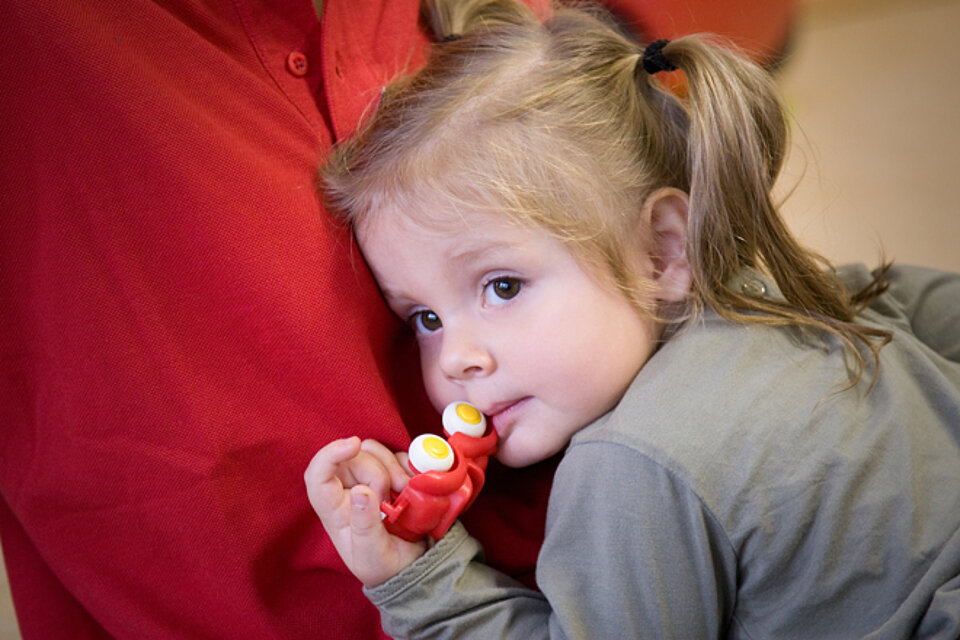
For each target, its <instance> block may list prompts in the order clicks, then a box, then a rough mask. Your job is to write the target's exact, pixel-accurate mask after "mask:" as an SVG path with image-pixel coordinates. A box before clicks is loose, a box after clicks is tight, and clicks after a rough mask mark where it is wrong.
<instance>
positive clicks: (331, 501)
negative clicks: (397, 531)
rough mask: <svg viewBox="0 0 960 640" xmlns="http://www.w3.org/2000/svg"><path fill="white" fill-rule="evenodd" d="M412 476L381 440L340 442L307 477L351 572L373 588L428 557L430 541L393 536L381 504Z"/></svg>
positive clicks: (325, 449)
mask: <svg viewBox="0 0 960 640" xmlns="http://www.w3.org/2000/svg"><path fill="white" fill-rule="evenodd" d="M409 479H410V478H409V475H408V472H407V471H406V470H405V469H404V467H403V466H401V463H400V461H399V460H398V459H397V456H395V455H394V454H393V453H392V452H391V451H390V450H389V449H387V448H386V447H385V446H383V445H382V444H380V443H379V442H376V441H375V440H364V441H362V442H361V441H360V438H357V437H353V438H346V439H344V440H334V441H333V442H331V443H330V444H328V445H326V446H325V447H323V448H322V449H320V451H318V452H317V454H316V455H315V456H314V457H313V460H311V461H310V465H309V466H308V467H307V470H306V472H305V473H304V480H305V482H306V484H307V495H308V496H309V498H310V504H311V505H312V506H313V509H314V511H316V512H317V515H318V516H320V522H322V523H323V528H324V529H326V531H327V535H329V536H330V539H331V540H332V541H333V544H334V546H335V547H336V549H337V553H339V554H340V557H341V558H343V561H344V563H345V564H346V565H347V568H348V569H350V571H351V573H353V575H355V576H356V577H357V578H359V579H360V581H361V582H363V584H364V585H365V586H368V587H373V586H376V585H378V584H380V583H382V582H385V581H386V580H387V579H389V578H392V577H393V576H395V575H396V574H397V573H399V572H400V571H401V570H402V569H404V568H405V567H407V566H408V565H410V564H411V563H412V562H413V561H414V560H416V559H417V558H419V557H420V556H421V555H423V553H424V551H425V550H426V543H425V542H407V541H406V540H403V539H402V538H398V537H397V536H394V535H392V534H390V533H388V532H387V530H386V529H385V528H384V526H383V523H382V522H381V521H380V502H381V501H382V500H384V499H388V498H389V496H390V489H391V488H392V489H393V490H394V491H397V492H399V491H402V490H403V488H404V487H405V486H406V484H407V482H408V481H409Z"/></svg>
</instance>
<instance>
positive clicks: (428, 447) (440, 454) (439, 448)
mask: <svg viewBox="0 0 960 640" xmlns="http://www.w3.org/2000/svg"><path fill="white" fill-rule="evenodd" d="M423 450H424V451H426V452H427V455H429V456H430V457H431V458H436V459H437V460H442V459H444V458H446V457H447V456H448V455H450V449H448V448H447V443H446V442H444V441H443V440H441V439H440V438H426V439H424V441H423Z"/></svg>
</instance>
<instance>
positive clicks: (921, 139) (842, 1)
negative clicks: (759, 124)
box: [780, 0, 960, 271]
mask: <svg viewBox="0 0 960 640" xmlns="http://www.w3.org/2000/svg"><path fill="white" fill-rule="evenodd" d="M958 45H960V2H958V1H957V0H808V2H806V3H805V4H804V5H803V12H802V15H801V20H800V24H799V25H798V31H797V34H796V40H795V42H794V45H793V47H794V48H793V51H792V53H791V55H790V57H789V58H788V60H787V62H786V64H785V65H784V67H783V69H782V70H781V74H780V79H781V84H782V87H783V91H784V94H785V97H786V99H787V102H788V104H789V106H790V107H791V109H792V111H793V114H794V116H795V118H796V124H798V125H799V126H798V127H795V133H794V151H793V154H792V156H791V158H790V160H789V161H788V163H787V166H786V168H785V170H784V172H783V175H782V178H781V181H780V187H781V188H780V192H781V193H786V191H787V190H788V188H789V187H794V186H795V187H796V190H795V191H794V192H793V194H792V195H791V196H790V197H789V198H788V199H787V200H786V202H785V204H784V208H783V210H784V214H785V216H786V218H787V221H788V222H789V224H790V226H791V227H792V228H793V229H794V231H795V232H796V233H797V234H798V235H799V236H800V238H801V239H802V240H804V241H805V242H806V243H807V244H809V245H811V246H813V247H814V248H816V249H818V250H819V251H820V252H821V253H823V254H824V255H826V257H828V258H830V259H831V260H835V261H839V262H852V261H858V262H866V263H867V264H871V265H873V264H875V263H876V262H877V261H878V259H879V255H880V251H881V250H882V251H884V253H885V255H886V257H887V258H888V259H893V260H896V261H897V262H901V263H914V264H922V265H927V266H932V267H939V268H942V269H951V270H955V271H960V206H958V205H957V201H956V197H955V193H956V192H955V191H954V187H955V186H957V185H960V175H958V173H960V125H958V120H957V119H958V116H960V85H958V84H957V82H956V79H957V78H958V77H960V71H958V67H960V49H958Z"/></svg>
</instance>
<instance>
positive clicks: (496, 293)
mask: <svg viewBox="0 0 960 640" xmlns="http://www.w3.org/2000/svg"><path fill="white" fill-rule="evenodd" d="M522 287H523V282H521V281H520V280H519V279H518V278H509V277H501V278H494V279H493V280H491V281H490V282H488V283H487V285H486V286H485V287H484V292H483V297H484V298H485V300H486V302H488V303H491V304H500V303H501V302H503V301H505V300H510V299H512V298H515V297H516V296H517V294H518V293H520V289H521V288H522Z"/></svg>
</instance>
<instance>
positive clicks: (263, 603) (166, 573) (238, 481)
mask: <svg viewBox="0 0 960 640" xmlns="http://www.w3.org/2000/svg"><path fill="white" fill-rule="evenodd" d="M325 5H326V9H325V12H326V13H325V15H324V20H323V22H322V26H321V23H320V21H318V20H317V18H316V15H315V14H314V10H313V7H312V4H311V3H310V2H309V1H308V0H285V1H284V0H202V1H201V0H184V1H182V2H172V1H171V2H150V1H148V0H124V1H123V2H116V1H113V0H87V1H85V2H63V1H62V0H13V1H12V2H5V3H3V4H2V5H0V86H2V87H3V91H2V96H0V122H2V123H3V126H2V127H0V131H2V133H0V144H2V148H3V150H4V158H3V167H2V172H0V211H2V214H0V309H2V312H0V358H2V367H0V536H2V543H3V550H4V554H5V559H6V562H7V566H8V573H9V577H10V581H11V587H12V591H13V595H14V603H15V606H16V608H17V611H18V617H19V622H20V626H21V630H22V634H23V637H24V638H26V639H27V640H31V639H42V640H50V639H56V638H71V639H77V638H131V639H132V638H136V639H137V640H142V639H149V638H163V639H169V638H229V639H231V640H237V639H243V638H256V639H272V638H277V639H279V638H310V637H313V638H330V639H334V640H338V639H342V640H347V639H350V640H357V639H364V638H379V637H382V633H381V631H380V628H379V619H378V616H377V614H376V611H375V610H374V609H373V608H372V606H371V605H369V603H368V602H367V600H366V599H365V598H364V597H363V596H362V594H361V592H360V585H359V583H358V582H357V581H356V580H355V579H354V578H352V577H351V576H350V575H349V573H348V572H347V571H346V569H345V568H344V566H343V565H342V563H341V562H340V560H339V559H338V557H337V555H336V553H335V552H334V550H333V548H332V546H331V544H330V543H329V541H328V539H327V538H326V537H325V535H324V533H323V531H322V528H321V527H320V524H319V522H318V520H317V518H316V517H315V515H314V514H313V512H312V511H311V509H310V507H309V504H308V503H307V500H306V494H305V491H304V488H303V481H302V472H303V470H304V469H305V467H306V465H307V463H308V461H309V460H310V458H311V456H312V455H313V454H314V453H315V452H316V450H317V449H318V448H319V447H321V446H322V445H323V444H325V443H327V442H328V441H330V440H331V439H334V438H337V437H343V436H347V435H352V434H355V433H359V434H361V435H363V436H364V437H372V438H377V439H379V440H381V441H383V442H384V443H386V444H387V445H388V446H390V447H393V448H396V449H400V448H403V447H405V446H406V444H407V443H408V441H409V438H410V434H408V430H407V429H406V428H405V427H404V424H406V425H410V431H411V432H413V434H414V435H415V434H416V433H419V432H423V431H428V430H429V431H436V432H439V430H440V426H439V423H440V421H439V416H437V415H436V414H435V413H434V412H433V411H432V409H430V408H429V407H428V405H427V403H426V402H425V400H424V398H423V394H422V390H421V386H420V383H419V375H418V370H417V368H416V363H415V352H414V348H413V346H412V345H411V343H410V341H409V340H408V338H406V337H404V334H403V332H401V331H400V325H399V323H398V322H397V321H396V320H395V319H394V318H393V317H392V316H391V315H390V314H389V312H388V311H387V309H386V308H385V306H384V305H383V304H382V301H381V299H380V297H379V295H378V293H377V290H376V287H375V284H374V282H373V281H372V279H371V277H370V275H369V273H368V272H367V270H366V268H365V266H364V265H363V262H362V260H361V259H360V257H359V254H358V253H357V251H356V247H355V246H354V244H353V243H352V239H351V236H350V234H349V232H348V231H346V230H345V229H344V228H342V227H340V226H337V225H336V224H334V223H333V222H332V221H331V220H330V218H329V216H327V215H326V214H325V213H323V212H322V210H321V208H320V206H319V205H318V202H317V198H316V195H315V189H314V175H315V167H316V165H317V163H318V161H319V160H320V158H322V156H323V154H324V153H325V150H327V149H329V148H330V146H331V144H332V143H333V140H334V139H335V137H342V136H346V135H349V134H350V132H351V131H353V130H354V129H355V127H356V125H357V123H358V121H359V120H360V118H361V117H362V115H363V114H364V113H368V112H369V110H371V109H372V108H374V106H375V103H376V99H377V96H378V95H379V92H380V88H381V87H382V85H383V83H384V82H385V81H387V80H388V79H389V78H390V77H391V76H393V75H394V74H395V73H397V72H398V71H399V70H401V69H403V68H412V67H414V66H416V65H417V64H419V63H420V62H421V60H422V54H423V45H424V43H425V38H424V36H423V34H422V33H421V31H420V29H419V27H418V25H417V7H416V2H414V1H413V0H350V2H339V1H338V0H328V1H327V2H326V3H325ZM292 53H297V54H302V56H296V57H295V59H296V60H298V61H299V62H298V64H299V66H298V68H296V69H293V68H291V67H288V60H289V59H290V57H291V54H292ZM304 60H305V61H306V70H305V73H304V67H303V65H302V63H303V61H304ZM552 468H553V465H552V463H547V464H544V465H540V466H537V467H534V468H532V469H530V470H525V471H524V472H513V471H508V470H505V469H503V468H502V467H498V466H497V465H493V464H492V465H491V469H490V472H489V474H488V483H487V487H486V489H485V490H484V492H483V494H482V495H481V498H480V499H479V500H478V502H477V503H476V504H475V505H474V506H473V507H472V509H471V511H470V512H469V518H468V525H469V526H470V527H471V530H472V531H473V532H474V533H475V534H476V535H478V537H480V538H481V540H482V541H483V542H484V544H485V545H486V546H487V549H488V555H489V557H490V558H491V559H492V561H493V562H494V563H496V564H498V565H499V566H502V567H504V568H505V569H506V570H508V571H510V572H512V573H514V574H518V575H525V576H526V577H527V578H528V579H529V578H530V576H531V573H530V571H531V570H532V567H533V564H534V561H535V557H536V552H537V548H538V546H539V541H540V538H541V537H542V531H543V515H544V508H545V500H546V492H547V487H548V483H549V478H550V475H551V473H552Z"/></svg>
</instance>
